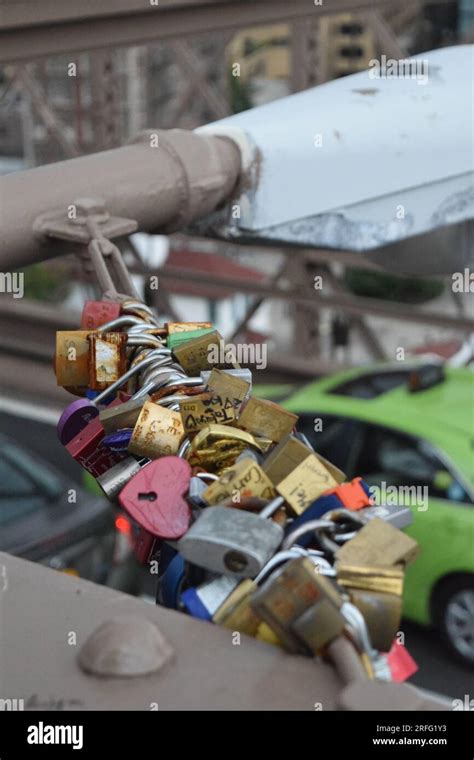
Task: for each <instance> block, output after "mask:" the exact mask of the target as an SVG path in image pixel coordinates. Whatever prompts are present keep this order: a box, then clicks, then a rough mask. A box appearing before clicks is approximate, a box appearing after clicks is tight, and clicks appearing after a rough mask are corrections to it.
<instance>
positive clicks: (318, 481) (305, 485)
mask: <svg viewBox="0 0 474 760" xmlns="http://www.w3.org/2000/svg"><path fill="white" fill-rule="evenodd" d="M337 485H338V483H337V481H336V480H335V479H334V478H333V476H332V475H331V473H330V472H329V470H328V469H327V468H326V467H325V466H324V465H323V463H322V462H321V461H320V459H319V458H318V457H317V456H316V454H309V456H307V457H306V459H304V460H303V461H302V462H301V463H300V464H299V465H298V466H297V467H295V469H294V470H293V471H292V472H290V474H289V475H287V476H286V478H284V479H283V480H282V481H280V483H278V485H277V487H276V488H277V491H278V493H279V494H280V495H281V496H283V498H284V499H285V501H286V503H287V504H288V506H289V508H290V509H291V511H292V512H293V513H294V514H295V515H300V514H301V513H302V512H304V511H305V509H307V508H308V507H309V506H310V504H312V503H313V501H315V499H317V498H318V496H321V494H322V493H324V491H327V490H328V489H330V488H336V486H337Z"/></svg>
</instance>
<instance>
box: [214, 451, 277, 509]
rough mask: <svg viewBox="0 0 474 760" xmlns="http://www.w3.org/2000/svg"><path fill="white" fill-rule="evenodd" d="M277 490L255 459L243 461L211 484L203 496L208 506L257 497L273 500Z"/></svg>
mask: <svg viewBox="0 0 474 760" xmlns="http://www.w3.org/2000/svg"><path fill="white" fill-rule="evenodd" d="M275 495H276V494H275V489H274V487H273V484H272V482H271V480H269V478H267V476H266V475H265V473H264V472H263V470H262V468H261V467H260V466H259V465H258V464H257V463H256V462H254V461H253V459H242V461H241V462H238V463H237V464H235V465H234V466H233V467H230V468H229V469H228V470H226V472H225V473H224V474H223V475H221V476H220V478H219V480H216V481H214V483H211V485H210V486H208V488H206V490H205V491H204V493H203V494H202V498H203V499H204V501H206V502H207V503H208V504H211V505H214V504H219V502H221V501H224V500H225V499H230V498H232V500H234V499H236V498H238V500H239V501H240V499H246V498H250V497H257V498H260V499H268V500H271V499H273V498H274V497H275Z"/></svg>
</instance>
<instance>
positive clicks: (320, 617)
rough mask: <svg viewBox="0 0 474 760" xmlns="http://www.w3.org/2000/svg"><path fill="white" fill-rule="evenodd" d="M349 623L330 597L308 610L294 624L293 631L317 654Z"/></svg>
mask: <svg viewBox="0 0 474 760" xmlns="http://www.w3.org/2000/svg"><path fill="white" fill-rule="evenodd" d="M346 624H347V621H346V619H345V618H344V616H343V615H342V614H341V612H340V611H339V609H338V607H337V606H336V605H334V604H333V603H332V602H331V601H329V599H321V601H319V602H317V603H316V604H314V605H313V606H312V607H310V608H309V609H308V610H306V611H305V612H304V613H303V614H302V615H301V616H300V617H299V618H297V619H296V620H295V621H294V623H293V624H292V626H291V627H292V630H293V632H294V633H295V634H296V635H297V636H298V638H299V639H301V641H302V642H304V644H306V646H307V647H308V649H309V650H310V651H311V652H312V653H313V654H315V655H319V654H321V652H322V650H323V649H324V647H326V646H327V645H328V644H330V643H331V641H333V640H334V639H335V638H337V636H340V635H341V634H342V633H343V631H344V628H345V626H346Z"/></svg>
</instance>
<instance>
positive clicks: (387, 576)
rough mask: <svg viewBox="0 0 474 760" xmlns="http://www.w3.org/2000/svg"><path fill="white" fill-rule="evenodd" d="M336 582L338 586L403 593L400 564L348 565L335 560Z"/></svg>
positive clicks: (399, 594)
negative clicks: (385, 565) (384, 565)
mask: <svg viewBox="0 0 474 760" xmlns="http://www.w3.org/2000/svg"><path fill="white" fill-rule="evenodd" d="M336 572H337V582H338V583H339V585H340V586H344V587H347V588H350V589H360V590H362V591H377V592H378V591H380V592H383V593H386V594H397V595H398V596H400V597H401V595H402V593H403V580H404V572H403V570H402V569H401V567H400V566H397V565H394V566H393V567H392V566H389V567H382V566H380V565H348V564H347V563H345V562H336Z"/></svg>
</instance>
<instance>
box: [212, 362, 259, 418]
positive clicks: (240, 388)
mask: <svg viewBox="0 0 474 760" xmlns="http://www.w3.org/2000/svg"><path fill="white" fill-rule="evenodd" d="M207 386H208V388H210V390H213V391H214V392H215V393H218V394H219V395H220V396H226V397H227V398H232V399H233V400H234V403H235V405H236V407H237V408H239V407H240V405H241V403H242V401H243V400H244V398H245V397H246V396H247V394H248V392H249V390H250V383H247V382H246V380H243V379H242V378H241V377H235V376H234V375H229V373H228V372H225V371H224V370H221V369H216V367H214V369H212V370H211V374H210V376H209V380H208V381H207Z"/></svg>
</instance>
